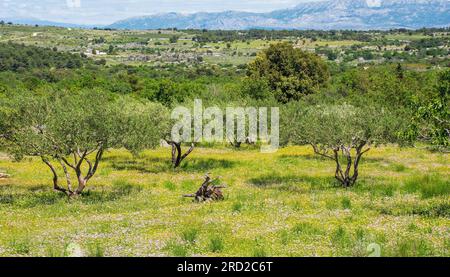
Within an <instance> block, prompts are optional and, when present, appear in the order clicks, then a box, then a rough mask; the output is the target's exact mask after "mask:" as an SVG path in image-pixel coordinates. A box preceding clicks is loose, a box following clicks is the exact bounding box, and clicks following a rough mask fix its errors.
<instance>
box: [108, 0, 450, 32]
mask: <svg viewBox="0 0 450 277" xmlns="http://www.w3.org/2000/svg"><path fill="white" fill-rule="evenodd" d="M449 25H450V1H449V0H334V1H333V0H330V1H322V2H311V3H303V4H300V5H298V6H296V7H294V8H291V9H284V10H277V11H273V12H270V13H249V12H235V11H226V12H220V13H194V14H179V13H167V14H158V15H154V16H145V17H135V18H130V19H126V20H122V21H118V22H116V23H114V24H112V25H110V26H109V27H112V28H117V29H158V28H179V29H188V28H195V29H203V28H205V29H225V30H230V29H250V28H265V29H281V28H283V29H358V30H361V29H389V28H400V27H404V28H421V27H443V26H449Z"/></svg>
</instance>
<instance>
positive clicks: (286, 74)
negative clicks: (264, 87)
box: [247, 43, 329, 103]
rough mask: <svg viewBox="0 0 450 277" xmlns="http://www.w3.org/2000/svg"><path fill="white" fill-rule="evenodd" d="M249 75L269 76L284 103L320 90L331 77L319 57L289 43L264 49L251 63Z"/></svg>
mask: <svg viewBox="0 0 450 277" xmlns="http://www.w3.org/2000/svg"><path fill="white" fill-rule="evenodd" d="M247 75H248V76H249V78H251V79H260V78H263V79H264V80H266V81H267V83H268V85H269V87H270V88H271V90H272V91H274V93H275V97H276V98H277V99H278V101H280V102H284V103H286V102H289V101H291V100H299V99H300V98H301V97H302V96H304V95H308V94H312V93H315V92H317V91H318V90H319V88H320V86H321V85H323V84H324V83H325V82H326V81H327V80H328V77H329V73H328V68H327V66H326V64H325V63H324V62H323V61H322V60H321V59H320V57H318V56H316V55H314V54H310V53H308V52H304V51H302V50H300V49H295V48H294V47H293V46H292V45H291V44H289V43H278V44H273V45H271V46H270V47H269V48H267V49H265V50H264V51H262V52H261V53H260V54H259V55H258V57H257V58H256V59H255V60H254V61H253V62H251V63H250V64H249V65H248V71H247Z"/></svg>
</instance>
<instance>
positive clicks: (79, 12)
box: [0, 0, 317, 24]
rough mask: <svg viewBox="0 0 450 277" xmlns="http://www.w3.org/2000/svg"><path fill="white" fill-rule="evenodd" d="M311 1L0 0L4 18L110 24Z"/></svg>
mask: <svg viewBox="0 0 450 277" xmlns="http://www.w3.org/2000/svg"><path fill="white" fill-rule="evenodd" d="M311 1H317V0H0V18H7V19H14V18H35V19H41V20H50V21H58V22H68V23H77V24H110V23H112V22H114V21H117V20H120V19H124V18H128V17H132V16H140V15H150V14H155V13H161V12H172V11H174V12H183V13H192V12H198V11H210V12H211V11H223V10H241V11H254V12H264V11H271V10H275V9H283V8H289V7H293V6H295V5H296V4H299V3H300V2H311Z"/></svg>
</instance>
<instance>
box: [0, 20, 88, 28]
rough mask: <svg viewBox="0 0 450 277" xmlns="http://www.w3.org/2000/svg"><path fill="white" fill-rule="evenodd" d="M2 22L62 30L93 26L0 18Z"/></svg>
mask: <svg viewBox="0 0 450 277" xmlns="http://www.w3.org/2000/svg"><path fill="white" fill-rule="evenodd" d="M0 20H3V21H4V22H13V23H14V24H24V25H39V26H55V27H63V28H69V27H70V28H92V27H95V26H93V25H80V24H73V23H63V22H54V21H48V20H40V19H35V18H0Z"/></svg>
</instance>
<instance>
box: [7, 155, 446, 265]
mask: <svg viewBox="0 0 450 277" xmlns="http://www.w3.org/2000/svg"><path fill="white" fill-rule="evenodd" d="M169 160H170V150H169V149H166V148H159V149H157V150H149V151H146V152H144V153H142V154H140V155H139V156H138V157H133V156H132V155H131V154H129V153H128V152H126V151H122V150H112V151H109V152H108V153H107V154H106V155H105V157H104V161H103V162H102V163H101V164H100V168H99V171H98V173H97V175H96V176H94V178H93V179H92V180H91V182H90V183H89V184H88V186H89V187H88V190H87V191H86V193H85V195H83V197H79V198H77V199H71V200H68V199H67V198H66V197H65V196H64V195H62V194H61V193H57V192H54V191H53V190H52V185H51V173H50V171H49V170H48V168H47V167H46V166H45V165H44V164H43V163H42V162H40V160H38V159H34V158H27V159H25V160H24V161H22V162H20V163H17V162H14V161H12V160H11V159H9V158H8V157H7V156H6V155H1V156H0V171H1V172H4V173H7V174H9V175H10V177H9V178H6V179H0V256H69V255H73V253H72V252H73V248H76V249H78V255H85V256H257V257H263V256H369V255H371V251H372V250H373V245H374V244H377V245H379V246H380V250H381V253H380V254H381V256H450V158H449V156H448V154H447V155H446V154H441V153H434V152H430V151H428V150H425V149H412V148H397V147H384V148H378V149H374V150H371V151H370V152H369V153H368V154H367V155H366V156H365V157H364V158H363V161H362V164H361V169H360V179H359V181H358V183H357V185H356V186H355V187H353V188H350V189H343V188H341V187H339V186H338V185H337V184H336V182H335V181H334V178H333V174H334V164H333V162H332V161H328V160H324V159H322V158H320V157H318V156H315V155H314V154H313V151H312V150H311V149H310V148H309V147H288V148H284V149H280V150H279V151H278V152H277V153H274V154H262V153H260V152H259V149H257V148H246V147H243V149H241V150H234V149H231V148H225V147H222V148H213V149H211V148H197V149H195V151H194V152H193V153H192V155H191V156H189V157H188V158H187V159H186V160H185V161H184V163H183V165H182V166H181V168H179V169H177V170H173V169H171V168H170V162H169ZM207 172H209V173H210V174H211V176H213V177H218V176H220V177H221V180H222V181H223V183H225V184H226V185H227V188H226V189H224V190H223V191H224V194H225V200H224V201H221V202H217V203H204V204H196V203H193V202H192V199H189V198H183V197H182V195H183V194H186V193H194V192H195V191H196V190H197V189H198V187H199V186H200V184H201V183H202V181H203V176H204V175H205V173H207ZM61 175H62V172H61ZM61 181H63V179H61ZM372 254H373V253H372Z"/></svg>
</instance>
